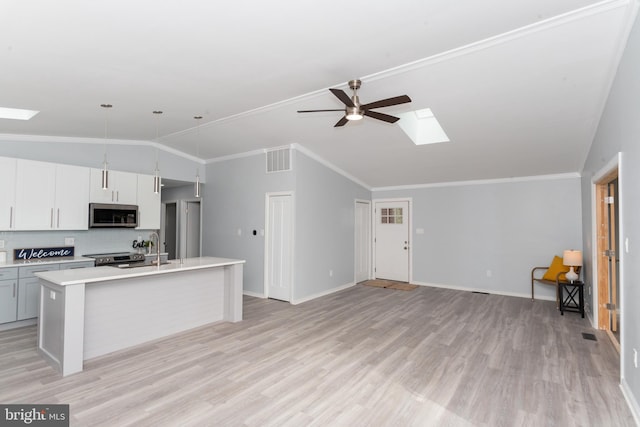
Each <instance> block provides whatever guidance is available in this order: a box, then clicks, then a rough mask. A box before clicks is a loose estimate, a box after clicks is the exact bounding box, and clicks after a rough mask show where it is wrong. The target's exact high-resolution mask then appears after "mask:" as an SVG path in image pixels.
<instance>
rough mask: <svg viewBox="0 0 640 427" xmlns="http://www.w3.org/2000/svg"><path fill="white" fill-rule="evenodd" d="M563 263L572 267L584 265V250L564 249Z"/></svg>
mask: <svg viewBox="0 0 640 427" xmlns="http://www.w3.org/2000/svg"><path fill="white" fill-rule="evenodd" d="M562 263H563V264H564V265H568V266H571V267H577V266H582V251H574V250H568V251H564V252H563V253H562Z"/></svg>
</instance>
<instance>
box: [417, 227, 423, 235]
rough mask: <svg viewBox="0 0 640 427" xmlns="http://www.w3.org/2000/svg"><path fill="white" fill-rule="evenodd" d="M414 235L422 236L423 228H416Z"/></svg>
mask: <svg viewBox="0 0 640 427" xmlns="http://www.w3.org/2000/svg"><path fill="white" fill-rule="evenodd" d="M416 234H424V228H416Z"/></svg>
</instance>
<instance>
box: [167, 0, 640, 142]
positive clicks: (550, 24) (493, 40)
mask: <svg viewBox="0 0 640 427" xmlns="http://www.w3.org/2000/svg"><path fill="white" fill-rule="evenodd" d="M632 1H633V0H603V1H601V2H598V3H595V4H592V5H588V6H585V7H582V8H580V9H576V10H572V11H570V12H566V13H563V14H560V15H556V16H553V17H551V18H548V19H544V20H542V21H539V22H535V23H533V24H529V25H525V26H524V27H520V28H516V29H514V30H511V31H507V32H505V33H502V34H498V35H496V36H492V37H488V38H486V39H483V40H479V41H476V42H473V43H469V44H467V45H463V46H460V47H457V48H454V49H450V50H448V51H445V52H442V53H438V54H435V55H431V56H428V57H426V58H422V59H419V60H416V61H412V62H409V63H406V64H403V65H399V66H397V67H393V68H389V69H387V70H383V71H380V72H377V73H373V74H369V75H366V76H362V77H361V78H360V80H362V81H363V82H371V81H376V80H380V79H384V78H386V77H391V76H394V75H396V74H400V73H404V72H407V71H411V70H415V69H420V68H424V67H428V66H430V65H433V64H437V63H440V62H443V61H447V60H450V59H453V58H457V57H460V56H463V55H468V54H472V53H475V52H478V51H481V50H484V49H489V48H491V47H493V46H496V45H499V44H503V43H508V42H510V41H513V40H516V39H519V38H522V37H526V36H528V35H530V34H534V33H538V32H541V31H546V30H548V29H550V28H555V27H558V26H560V25H564V24H567V23H570V22H573V21H577V20H580V19H583V18H586V17H589V16H593V15H596V14H600V13H604V12H608V11H610V10H614V9H618V8H621V7H626V6H628V5H629V4H630V3H631V2H632ZM637 1H640V0H637ZM637 1H636V2H635V3H637ZM633 16H635V13H634V14H633ZM631 20H632V21H633V19H631ZM346 86H347V83H346V82H339V83H336V84H334V85H331V86H329V87H326V88H323V89H319V90H315V91H313V92H308V93H305V94H302V95H298V96H295V97H293V98H288V99H285V100H282V101H278V102H274V103H272V104H268V105H265V106H262V107H257V108H254V109H252V110H248V111H243V112H241V113H237V114H233V115H231V116H226V117H221V118H219V119H216V120H212V121H210V122H207V123H203V124H202V125H201V126H200V127H201V128H206V127H210V126H215V125H217V124H220V123H226V122H230V121H233V120H237V119H241V118H244V117H248V116H251V115H255V114H258V113H263V112H267V111H270V110H274V109H277V108H280V107H283V106H288V105H291V104H294V103H296V102H299V101H304V100H309V99H311V98H315V97H317V96H322V95H325V94H326V93H327V91H328V90H329V89H330V88H337V87H346ZM195 129H196V127H193V128H189V129H184V130H181V131H178V132H174V133H172V134H169V135H166V136H165V137H175V136H179V135H182V134H188V133H192V132H193V131H194V130H195Z"/></svg>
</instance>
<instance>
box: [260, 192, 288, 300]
mask: <svg viewBox="0 0 640 427" xmlns="http://www.w3.org/2000/svg"><path fill="white" fill-rule="evenodd" d="M266 213H267V218H266V227H265V228H266V239H265V249H266V254H265V280H266V292H267V296H268V297H269V298H274V299H278V300H282V301H291V282H292V271H293V259H292V258H293V195H292V194H290V193H287V194H282V193H276V194H267V212H266Z"/></svg>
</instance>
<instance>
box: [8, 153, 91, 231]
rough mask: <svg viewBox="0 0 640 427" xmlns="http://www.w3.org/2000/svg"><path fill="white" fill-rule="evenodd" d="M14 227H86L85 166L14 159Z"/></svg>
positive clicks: (72, 228) (38, 228)
mask: <svg viewBox="0 0 640 427" xmlns="http://www.w3.org/2000/svg"><path fill="white" fill-rule="evenodd" d="M15 189H16V203H15V206H16V207H15V227H14V229H15V230H86V229H87V228H88V205H87V201H88V198H89V168H85V167H80V166H69V165H61V164H55V163H46V162H37V161H32V160H22V159H19V160H18V161H17V167H16V186H15Z"/></svg>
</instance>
